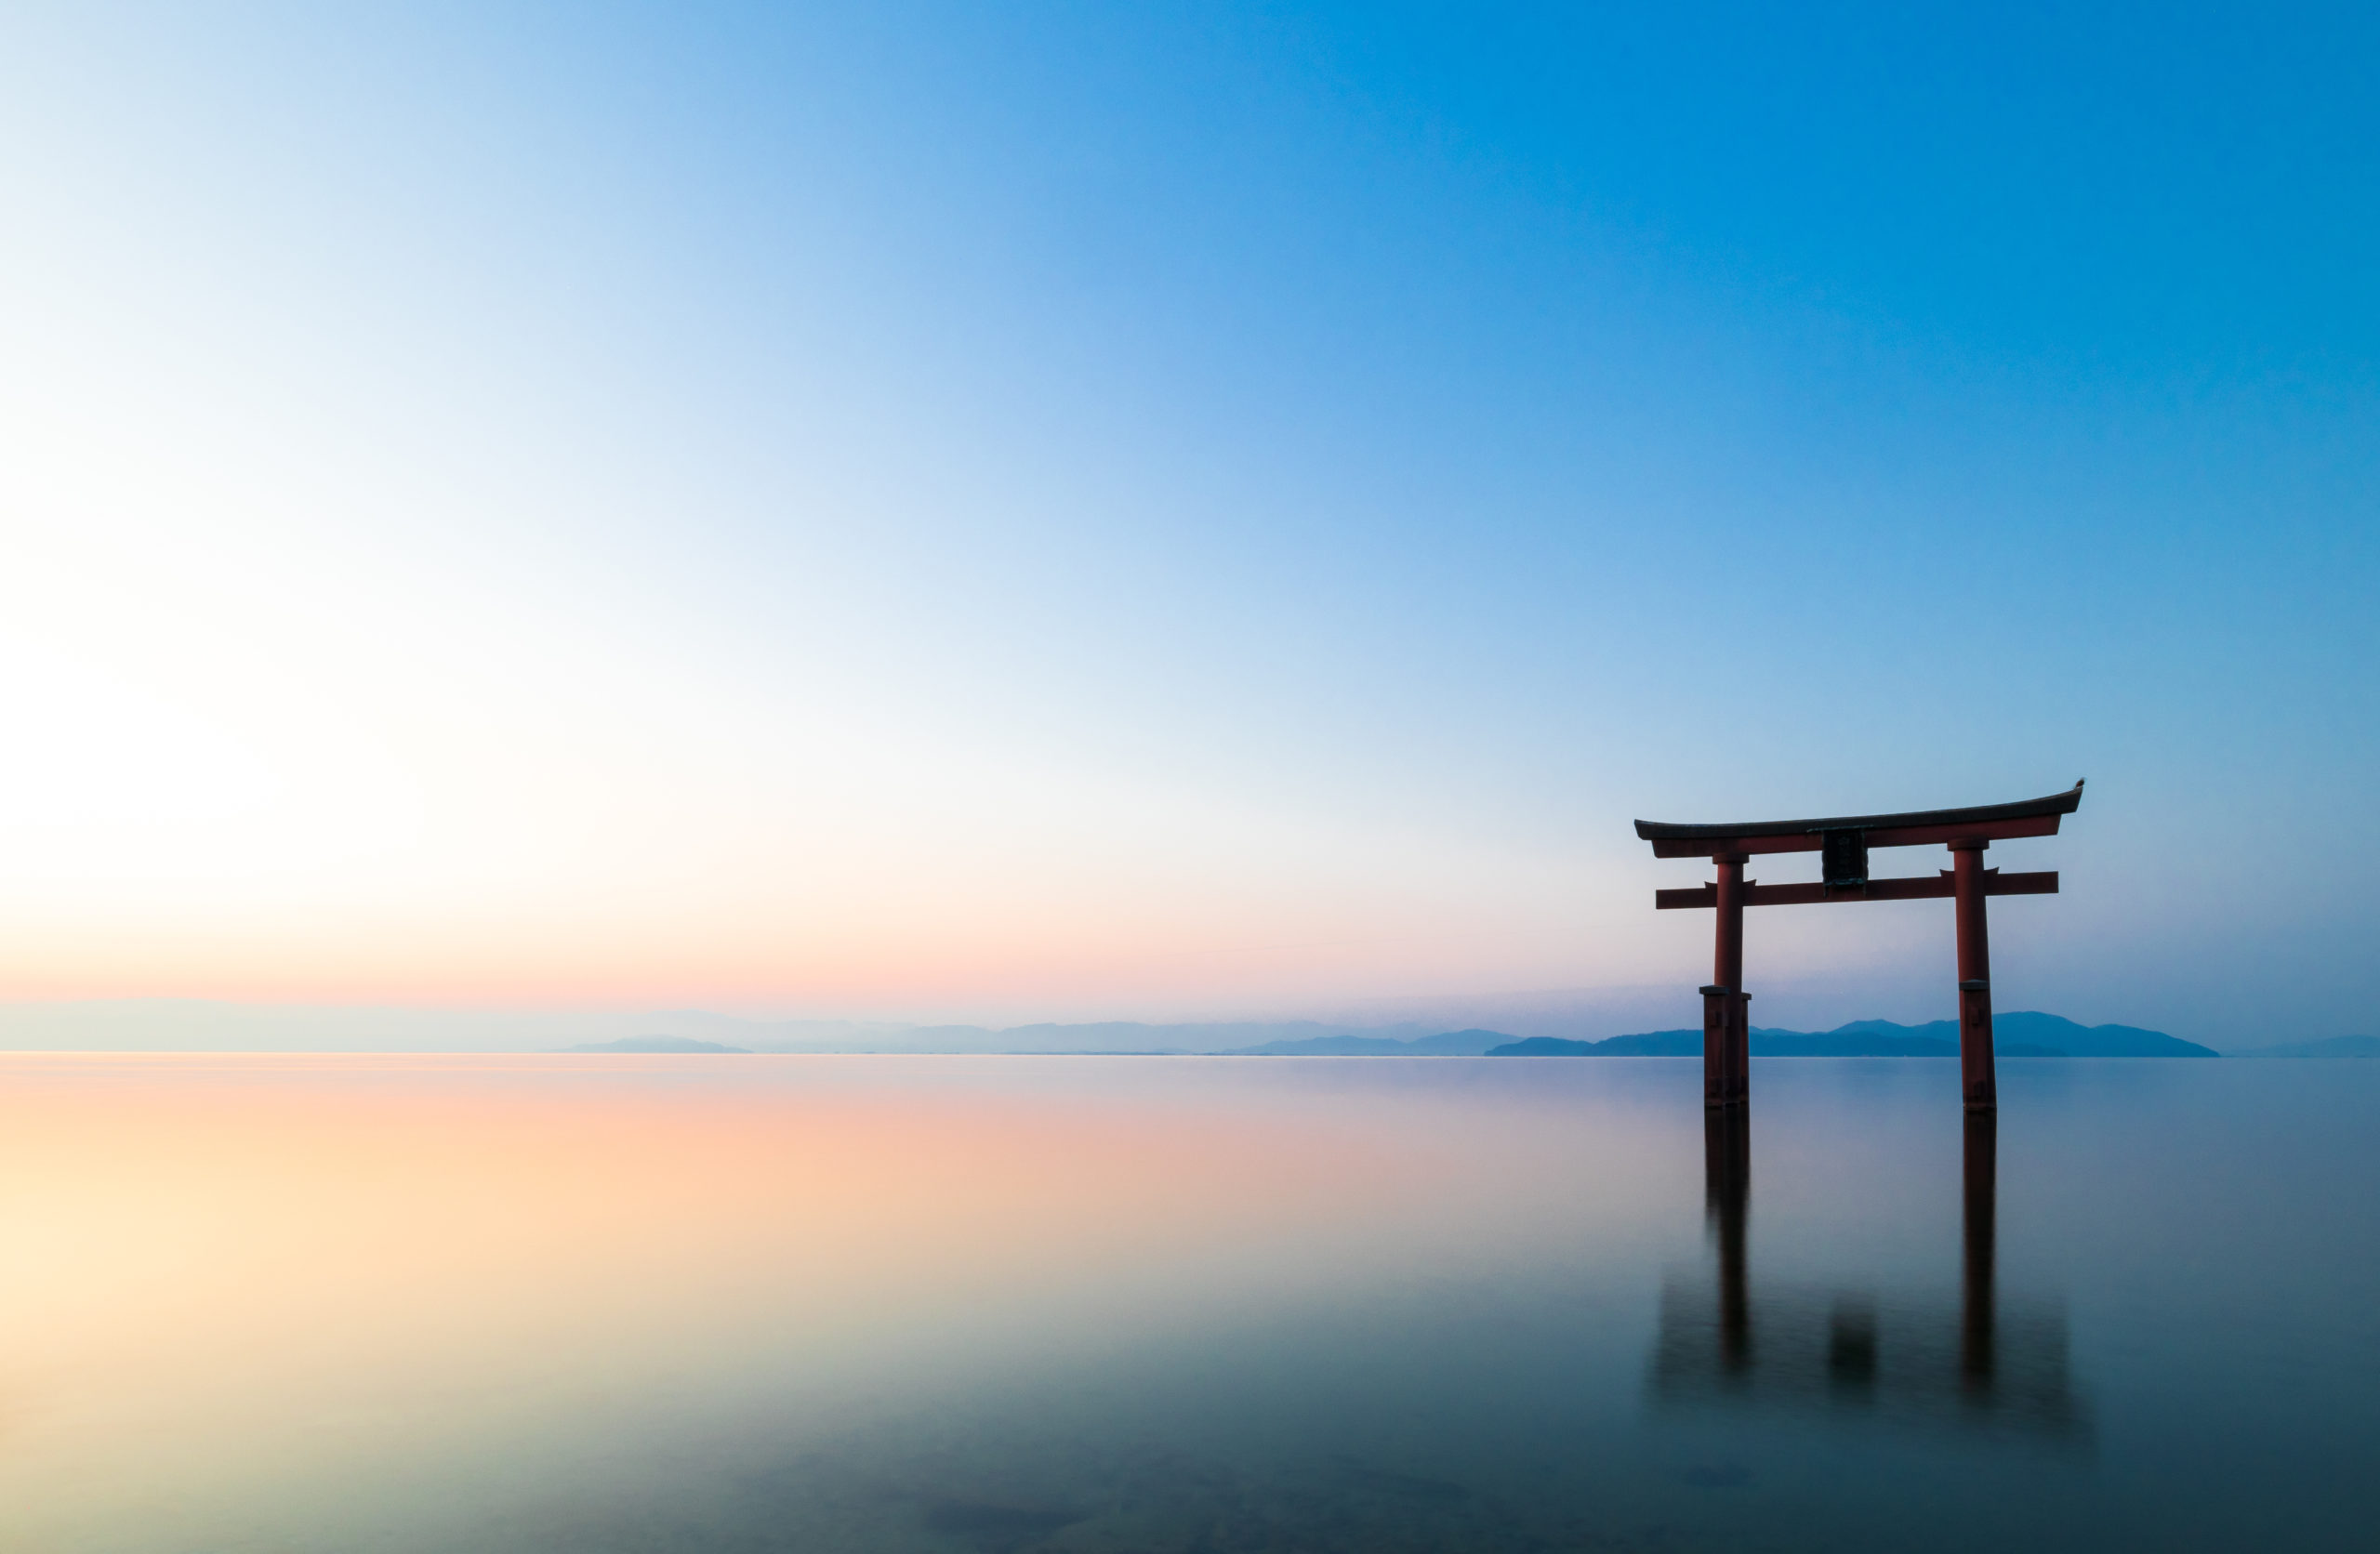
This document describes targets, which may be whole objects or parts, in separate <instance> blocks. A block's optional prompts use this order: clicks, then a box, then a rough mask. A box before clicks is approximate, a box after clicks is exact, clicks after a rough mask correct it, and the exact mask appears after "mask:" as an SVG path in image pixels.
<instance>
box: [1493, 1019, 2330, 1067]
mask: <svg viewBox="0 0 2380 1554" xmlns="http://www.w3.org/2000/svg"><path fill="white" fill-rule="evenodd" d="M1991 1023H1992V1046H1993V1049H1994V1050H1995V1051H1997V1052H1998V1053H1999V1055H2000V1056H2002V1057H2003V1058H2213V1057H2217V1056H2219V1054H2217V1053H2216V1052H2215V1049H2214V1048H2212V1047H2201V1046H2200V1045H2199V1044H2198V1043H2196V1042H2193V1041H2184V1040H2182V1039H2181V1038H2180V1037H2178V1036H2169V1035H2167V1034H2164V1033H2163V1032H2162V1031H2144V1030H2141V1029H2139V1028H2138V1027H2137V1026H2132V1025H2078V1024H2076V1023H2075V1022H2074V1021H2070V1020H2066V1019H2063V1018H2061V1017H2059V1016H2057V1015H2054V1014H2039V1013H2035V1012H2031V1011H2027V1010H2019V1011H2016V1012H2013V1013H2009V1014H2003V1015H1995V1016H1993V1018H1992V1022H1991ZM2350 1039H2352V1038H2350ZM2362 1039H2364V1040H2367V1041H2368V1040H2371V1039H2372V1038H2370V1037H2365V1038H2362ZM2309 1045H2322V1044H2309ZM1701 1054H1702V1032H1701V1031H1700V1030H1699V1028H1698V1029H1694V1030H1686V1031H1646V1032H1643V1033H1641V1034H1636V1035H1628V1036H1613V1037H1612V1038H1610V1039H1609V1040H1608V1041H1564V1040H1562V1039H1561V1038H1559V1037H1556V1036H1535V1037H1532V1038H1530V1039H1529V1040H1527V1041H1520V1042H1510V1043H1507V1044H1506V1045H1504V1046H1502V1047H1490V1048H1489V1049H1488V1056H1489V1057H1491V1058H1696V1057H1700V1056H1701ZM1958 1055H1959V1022H1958V1021H1955V1020H1936V1021H1928V1022H1927V1023H1925V1024H1924V1025H1897V1024H1895V1023H1893V1022H1892V1021H1889V1020H1855V1021H1851V1023H1849V1024H1847V1025H1838V1026H1836V1027H1835V1028H1834V1029H1833V1030H1831V1031H1778V1030H1769V1029H1765V1028H1764V1027H1762V1026H1758V1025H1755V1026H1753V1027H1752V1056H1753V1057H1755V1058H1955V1057H1957V1056H1958Z"/></svg>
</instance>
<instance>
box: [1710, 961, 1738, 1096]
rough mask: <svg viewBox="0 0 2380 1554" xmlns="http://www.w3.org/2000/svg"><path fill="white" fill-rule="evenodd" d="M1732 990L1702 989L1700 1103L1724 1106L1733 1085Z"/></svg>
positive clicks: (1734, 995) (1733, 1000)
mask: <svg viewBox="0 0 2380 1554" xmlns="http://www.w3.org/2000/svg"><path fill="white" fill-rule="evenodd" d="M1735 1002H1736V993H1735V989H1733V988H1727V987H1719V986H1715V985H1713V986H1711V987H1706V988H1704V989H1703V990H1702V1104H1703V1105H1704V1106H1705V1107H1706V1108H1708V1107H1718V1106H1726V1105H1729V1104H1731V1103H1732V1102H1733V1100H1734V1099H1735V1098H1734V1095H1733V1090H1734V1086H1735V1073H1736V1065H1735V1036H1734V1028H1735V1013H1734V1009H1735Z"/></svg>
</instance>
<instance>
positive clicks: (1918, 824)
mask: <svg viewBox="0 0 2380 1554" xmlns="http://www.w3.org/2000/svg"><path fill="white" fill-rule="evenodd" d="M2082 803H2083V784H2081V783H2080V782H2077V783H2076V784H2074V785H2073V786H2072V787H2070V788H2069V789H2067V790H2066V791H2065V792H2064V793H2054V794H2051V795H2050V796H2048V797H2045V798H2028V799H2024V800H2022V801H2020V802H2018V803H2015V804H1986V805H1983V806H1981V807H1979V808H1977V809H1973V810H1914V811H1911V813H1908V814H1902V815H1838V816H1835V817H1833V818H1832V819H1829V820H1778V821H1760V822H1756V823H1742V824H1736V825H1673V824H1671V823H1668V822H1665V821H1657V820H1640V821H1638V822H1637V823H1636V835H1637V836H1641V837H1643V838H1644V839H1645V840H1646V841H1648V842H1650V843H1652V844H1653V856H1654V857H1656V858H1709V859H1710V860H1711V862H1712V863H1714V864H1716V865H1717V866H1718V870H1719V878H1718V881H1717V883H1715V884H1712V885H1704V886H1700V887H1698V888H1695V889H1685V890H1656V891H1654V892H1653V905H1654V906H1655V907H1656V908H1657V909H1659V910H1662V911H1668V910H1671V909H1673V908H1678V907H1691V906H1709V907H1715V908H1717V909H1718V915H1719V928H1718V948H1717V953H1716V954H1715V955H1714V956H1713V957H1712V959H1713V967H1712V973H1711V976H1712V985H1711V986H1709V987H1706V988H1704V989H1703V990H1702V1104H1703V1105H1705V1106H1736V1105H1740V1104H1742V1103H1743V1101H1744V1100H1746V1099H1748V1097H1749V1095H1750V1092H1751V1085H1752V1063H1751V1024H1752V1021H1751V1015H1750V1011H1749V1010H1748V1009H1747V1008H1746V1007H1745V1006H1746V1005H1747V1004H1748V1003H1749V1002H1750V1001H1751V998H1752V994H1748V993H1746V992H1745V991H1744V990H1743V984H1744V908H1745V907H1747V906H1798V905H1801V904H1802V903H1804V902H1859V901H1869V902H1905V901H1917V900H1921V899H1924V898H1926V897H1931V896H1950V897H1951V898H1953V899H1954V900H1956V902H1958V908H1957V918H1958V933H1959V1072H1960V1079H1961V1083H1962V1085H1963V1087H1964V1090H1965V1093H1966V1104H1967V1110H1968V1111H1970V1112H1990V1111H1993V1110H1995V1109H1997V1108H1998V1106H1999V1104H2000V1094H1999V1088H1998V1086H1997V1085H1996V1083H1995V1082H1994V1080H1993V1077H1992V1068H1991V952H1990V944H1989V943H1988V942H1987V940H1986V937H1985V932H1984V918H1983V901H1984V898H1985V897H1986V896H2042V895H2055V894H2056V891H2057V872H2056V870H2054V869H2052V870H2047V871H2044V872H2043V873H2039V874H2011V875H2003V874H2002V873H2001V872H2000V871H1999V870H1998V869H1987V868H1985V867H1984V866H1983V849H1985V848H1987V847H1990V845H1991V844H1992V843H1993V842H1996V841H2000V840H2002V839H2003V838H2006V837H2011V836H2056V834H2057V823H2058V822H2059V820H2060V819H2062V818H2063V817H2065V816H2067V815H2070V814H2072V813H2073V812H2074V811H2075V810H2077V809H2079V808H2081V806H2082ZM1937 844H1938V845H1941V846H1946V847H1948V848H1949V849H1950V861H1951V863H1952V864H1953V865H1955V866H1954V867H1952V868H1949V869H1944V870H1943V871H1942V872H1941V875H1940V876H1939V877H1937V878H1934V879H1925V878H1922V877H1921V878H1915V879H1870V878H1869V877H1868V849H1870V848H1871V847H1921V846H1933V845H1937ZM1755 852H1816V853H1820V854H1822V855H1823V857H1824V865H1823V868H1822V870H1821V873H1822V875H1823V877H1822V878H1821V879H1820V880H1819V881H1818V883H1817V884H1815V885H1757V884H1754V883H1753V882H1752V881H1751V880H1748V879H1746V878H1745V877H1744V864H1745V863H1747V862H1749V861H1750V859H1751V857H1752V854H1753V853H1755Z"/></svg>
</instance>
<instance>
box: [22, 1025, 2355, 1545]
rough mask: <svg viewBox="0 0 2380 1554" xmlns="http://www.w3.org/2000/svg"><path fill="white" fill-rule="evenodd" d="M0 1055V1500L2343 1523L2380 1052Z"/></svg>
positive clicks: (174, 1511)
mask: <svg viewBox="0 0 2380 1554" xmlns="http://www.w3.org/2000/svg"><path fill="white" fill-rule="evenodd" d="M1699 1086H1700V1073H1699V1064H1698V1063H1696V1062H1694V1061H1691V1060H1660V1059H1646V1060H1628V1059H1603V1060H1560V1059H1555V1060H1509V1059H1505V1060H1382V1059H1353V1060H1226V1059H1161V1058H1114V1059H1101V1058H1013V1059H964V1058H922V1059H920V1058H906V1059H898V1058H896V1059H866V1058H851V1059H819V1058H757V1057H756V1058H711V1057H705V1058H617V1057H600V1058H575V1057H549V1058H504V1059H451V1058H442V1059H422V1058H383V1057H366V1058H355V1057H337V1058H332V1057H321V1058H312V1057H310V1058H253V1057H229V1058H192V1057H180V1056H176V1057H152V1056H135V1057H124V1056H106V1057H81V1056H75V1057H65V1056H38V1055H35V1056H26V1055H18V1056H12V1057H7V1058H5V1059H0V1227H5V1231H6V1235H5V1240H0V1258H5V1259H6V1261H5V1264H0V1542H5V1545H6V1547H9V1548H12V1549H13V1548H25V1549H43V1550H85V1549H87V1550H102V1551H115V1550H122V1551H143V1554H146V1551H151V1550H159V1551H189V1554H199V1551H207V1554H230V1551H245V1550H258V1551H262V1550H273V1551H276V1554H280V1551H289V1550H326V1551H328V1550H337V1551H342V1554H344V1551H350V1550H353V1551H368V1550H388V1551H391V1554H395V1551H415V1550H422V1551H428V1550H487V1551H490V1554H533V1551H535V1554H544V1551H555V1554H561V1551H563V1550H568V1551H573V1554H579V1551H586V1554H606V1551H615V1550H616V1551H622V1554H626V1551H632V1550H635V1551H641V1550H655V1551H658V1550H671V1551H681V1550H682V1551H690V1554H707V1551H713V1550H717V1551H728V1550H736V1551H743V1550H775V1549H787V1550H791V1549H819V1550H840V1549H851V1550H876V1549H882V1550H900V1551H917V1554H965V1551H971V1550H989V1551H1014V1554H1025V1551H1029V1550H1079V1551H1091V1550H1111V1551H1116V1554H1122V1551H1126V1550H1135V1551H1143V1550H1145V1551H1156V1550H1181V1551H1184V1554H1187V1551H1191V1550H1212V1551H1227V1550H1243V1549H1245V1550H1259V1549H1283V1550H1289V1549H1297V1550H1338V1549H1345V1550H1396V1549H1439V1548H1442V1549H1464V1550H1499V1549H1514V1550H1536V1549H1547V1550H1552V1549H1566V1550H1573V1549H1645V1550H1699V1549H1713V1550H1716V1549H1731V1550H1734V1549H1758V1550H1766V1549H1774V1550H1779V1551H1784V1550H1818V1549H1831V1550H1845V1549H1849V1550H1858V1549H1905V1548H1911V1547H1927V1548H1933V1549H1992V1548H2012V1547H2026V1548H2043V1549H2062V1548H2076V1549H2082V1548H2095V1549H2096V1548H2106V1547H2157V1548H2165V1549H2236V1548H2243V1547H2289V1548H2294V1549H2315V1550H2319V1549H2328V1548H2342V1549H2343V1548H2349V1547H2355V1548H2360V1547H2365V1539H2366V1538H2367V1537H2368V1535H2369V1529H2370V1527H2371V1526H2372V1525H2373V1517H2374V1513H2375V1512H2380V1489H2375V1488H2374V1487H2373V1482H2372V1475H2371V1474H2370V1472H2369V1459H2370V1456H2371V1453H2372V1449H2373V1445H2374V1444H2375V1443H2380V1302H2375V1291H2380V1224H2375V1218H2374V1215H2373V1208H2372V1186H2373V1182H2374V1180H2375V1166H2380V1130H2375V1128H2374V1126H2373V1123H2374V1122H2375V1120H2380V1064H2355V1063H2322V1062H2301V1063H2282V1062H2271V1063H2253V1062H2239V1061H2223V1062H2206V1061H2197V1062H2187V1061H2165V1062H2160V1061H2148V1060H2133V1061H2122V1060H2007V1061H2003V1064H2002V1067H2001V1086H2002V1093H2003V1108H2002V1112H2001V1114H2000V1118H1999V1120H1998V1123H1997V1125H1996V1126H1991V1127H1988V1128H1984V1129H1976V1128H1972V1127H1970V1126H1967V1124H1966V1123H1965V1121H1964V1118H1963V1117H1962V1114H1961V1113H1960V1111H1959V1108H1958V1092H1957V1072H1956V1065H1955V1064H1954V1063H1950V1062H1947V1061H1939V1060H1754V1062H1753V1073H1752V1086H1753V1102H1752V1108H1751V1111H1750V1114H1749V1117H1748V1119H1746V1120H1745V1121H1744V1122H1743V1123H1742V1124H1741V1125H1740V1126H1736V1125H1733V1124H1728V1123H1721V1124H1719V1125H1716V1126H1711V1125H1708V1124H1707V1121H1706V1118H1705V1115H1704V1113H1703V1111H1702V1108H1701V1105H1700V1100H1699Z"/></svg>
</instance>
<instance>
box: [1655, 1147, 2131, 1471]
mask: <svg viewBox="0 0 2380 1554" xmlns="http://www.w3.org/2000/svg"><path fill="white" fill-rule="evenodd" d="M1998 1144H1999V1118H1998V1116H1997V1115H1996V1114H1995V1113H1990V1112H1971V1113H1968V1114H1967V1120H1966V1150H1965V1169H1964V1178H1965V1181H1964V1202H1963V1205H1962V1212H1963V1218H1964V1258H1963V1262H1964V1267H1963V1270H1962V1277H1961V1280H1960V1288H1959V1298H1958V1304H1957V1311H1956V1315H1955V1317H1953V1316H1952V1314H1951V1312H1950V1310H1946V1309H1944V1303H1943V1302H1941V1301H1940V1300H1939V1299H1938V1298H1933V1299H1929V1298H1928V1297H1926V1296H1925V1295H1924V1294H1923V1293H1915V1294H1901V1293H1899V1292H1896V1294H1895V1297H1894V1298H1893V1299H1892V1301H1891V1302H1890V1310H1891V1313H1892V1318H1893V1320H1892V1324H1891V1325H1890V1327H1889V1328H1884V1327H1882V1326H1880V1324H1879V1321H1878V1310H1877V1302H1876V1300H1875V1298H1874V1296H1873V1294H1872V1293H1867V1292H1860V1293H1851V1292H1844V1291H1820V1290H1815V1289H1807V1288H1805V1289H1786V1290H1779V1291H1775V1292H1764V1293H1763V1294H1761V1295H1759V1296H1757V1297H1755V1296H1754V1295H1753V1293H1752V1281H1751V1275H1750V1269H1749V1266H1748V1258H1747V1256H1746V1250H1745V1232H1746V1230H1747V1222H1748V1220H1749V1219H1750V1218H1751V1204H1752V1121H1751V1114H1750V1113H1749V1112H1748V1111H1747V1110H1746V1109H1745V1108H1742V1107H1734V1106H1730V1107H1724V1108H1718V1109H1713V1110H1711V1111H1707V1112H1705V1113H1703V1125H1702V1148H1703V1169H1704V1177H1703V1180H1704V1203H1703V1206H1704V1213H1705V1216H1706V1218H1707V1219H1708V1221H1709V1223H1710V1227H1711V1230H1712V1238H1713V1240H1714V1241H1715V1243H1716V1247H1715V1250H1716V1252H1717V1256H1718V1270H1717V1274H1718V1277H1717V1281H1716V1285H1715V1289H1714V1290H1712V1294H1705V1293H1704V1290H1705V1288H1706V1286H1702V1285H1699V1284H1683V1283H1676V1282H1673V1283H1672V1284H1669V1285H1668V1286H1666V1287H1665V1288H1664V1289H1663V1290H1662V1292H1661V1327H1660V1337H1659V1343H1658V1345H1657V1347H1656V1349H1655V1350H1654V1358H1653V1376H1652V1382H1653V1390H1654V1393H1655V1396H1656V1398H1657V1400H1659V1401H1660V1402H1664V1403H1690V1402H1738V1403H1770V1404H1778V1405H1782V1406H1787V1407H1793V1406H1813V1405H1816V1406H1825V1407H1829V1408H1853V1409H1862V1410H1865V1409H1874V1410H1878V1411H1881V1412H1887V1413H1892V1414H1896V1415H1900V1416H1927V1415H1944V1414H1953V1415H1956V1416H1960V1417H1966V1418H1976V1417H1982V1418H1988V1419H1990V1421H1991V1422H1993V1423H1997V1424H2004V1425H2013V1426H2016V1427H2017V1428H2020V1429H2030V1430H2037V1431H2042V1432H2045V1433H2050V1434H2058V1435H2072V1434H2076V1433H2078V1432H2080V1431H2081V1430H2083V1429H2084V1428H2085V1427H2084V1425H2083V1419H2082V1416H2081V1410H2080V1408H2079V1406H2078V1405H2077V1403H2076V1402H2075V1400H2074V1397H2073V1394H2072V1391H2071V1389H2070V1386H2069V1381H2068V1377H2067V1365H2066V1322H2065V1318H2064V1317H2063V1316H2062V1315H2061V1314H2059V1313H2058V1312H2057V1311H2056V1310H2055V1308H2045V1307H2040V1306H2029V1307H2026V1308H2023V1309H2020V1310H2016V1311H2015V1312H2012V1313H2009V1314H2008V1315H2007V1316H2005V1317H2004V1318H2003V1312H2002V1310H2001V1302H2000V1298H1999V1291H1998V1289H1997V1287H1996V1284H1995V1281H1994V1277H1993V1274H1994V1262H1995V1247H1994V1239H1995V1237H1994V1232H1995V1231H1996V1229H1997V1225H1998V1202H1997V1198H1998V1191H1997V1189H1998V1165H1999V1161H1998V1153H1999V1149H1998ZM1713 1295H1715V1301H1714V1300H1713V1298H1712V1296H1713Z"/></svg>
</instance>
